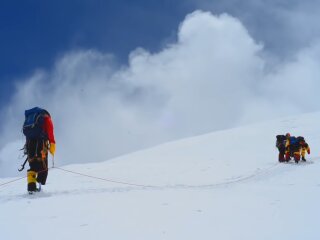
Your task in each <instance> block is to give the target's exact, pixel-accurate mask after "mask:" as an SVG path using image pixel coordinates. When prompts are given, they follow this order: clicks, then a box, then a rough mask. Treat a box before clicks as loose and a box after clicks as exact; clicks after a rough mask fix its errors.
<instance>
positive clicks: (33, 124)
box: [22, 107, 49, 140]
mask: <svg viewBox="0 0 320 240" xmlns="http://www.w3.org/2000/svg"><path fill="white" fill-rule="evenodd" d="M44 114H49V113H48V112H47V111H46V110H44V109H42V108H39V107H34V108H31V109H29V110H26V111H25V112H24V115H25V120H24V123H23V128H22V131H23V134H24V135H25V136H26V138H27V140H29V139H46V138H47V134H46V133H45V132H44V130H43V127H42V126H43V122H44Z"/></svg>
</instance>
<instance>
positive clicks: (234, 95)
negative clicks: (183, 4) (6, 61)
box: [0, 11, 319, 175]
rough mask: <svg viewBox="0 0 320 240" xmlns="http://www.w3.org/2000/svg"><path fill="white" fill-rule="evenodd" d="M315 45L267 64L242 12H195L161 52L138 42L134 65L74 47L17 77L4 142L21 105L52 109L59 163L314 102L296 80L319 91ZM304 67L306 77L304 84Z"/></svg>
mask: <svg viewBox="0 0 320 240" xmlns="http://www.w3.org/2000/svg"><path fill="white" fill-rule="evenodd" d="M313 49H314V48H309V49H307V50H305V51H303V52H301V53H299V54H298V55H297V58H296V60H295V61H292V62H289V63H282V66H279V67H278V68H277V69H271V70H266V68H265V65H266V63H268V62H266V61H267V60H266V59H265V58H264V57H262V56H263V54H262V51H263V46H262V45H261V44H258V43H256V42H255V41H254V39H253V38H252V37H251V36H250V35H249V34H248V31H247V29H246V28H245V27H244V26H243V24H241V22H240V21H239V20H238V19H236V18H234V17H231V16H229V15H227V14H222V15H219V16H214V15H212V14H211V13H209V12H202V11H196V12H194V13H192V14H189V15H188V16H187V17H186V19H185V20H184V21H183V22H182V23H181V25H180V28H179V31H178V41H177V42H176V43H174V44H171V45H168V46H167V47H166V48H164V49H163V50H162V51H160V52H158V53H155V54H151V53H150V52H148V51H147V50H145V49H142V48H139V49H136V50H135V51H133V52H132V53H131V54H130V56H129V64H128V66H122V67H119V66H115V64H114V61H113V59H112V56H110V55H108V54H103V53H100V52H97V51H93V50H84V51H78V52H70V53H67V54H66V55H65V56H64V57H63V58H62V59H59V60H58V61H57V63H56V65H55V66H54V67H53V69H51V70H50V71H37V72H36V73H35V74H34V75H33V76H31V77H30V78H29V79H26V80H25V81H24V82H23V83H19V85H18V86H17V92H16V94H15V96H14V97H13V99H12V102H11V104H10V105H9V107H8V109H7V112H6V117H7V118H6V120H5V122H4V124H3V126H4V128H3V129H2V136H4V137H3V138H2V140H1V142H0V144H1V146H4V143H5V142H8V141H13V140H16V139H17V138H19V139H20V140H21V139H23V136H22V134H20V135H19V129H20V128H21V124H22V121H23V111H24V110H25V109H28V108H31V107H34V106H40V107H44V108H46V109H47V110H48V111H49V112H50V113H51V114H52V117H53V121H54V124H55V130H56V140H57V157H56V162H57V164H59V165H60V164H67V163H71V162H92V161H102V160H107V159H108V158H110V157H113V156H117V155H120V154H124V153H127V152H130V151H134V150H138V149H141V148H144V147H148V146H152V145H154V144H158V143H161V142H164V141H168V140H172V139H176V138H180V137H186V136H191V135H195V134H200V133H205V132H209V131H212V130H216V129H222V128H228V127H233V126H236V125H237V124H239V123H248V122H251V121H255V120H260V119H265V118H271V117H273V116H278V115H281V114H286V113H297V112H302V111H307V110H310V109H314V108H316V104H314V103H312V101H311V100H306V101H305V98H303V99H302V100H299V99H296V100H294V101H292V94H298V95H299V94H300V95H299V96H300V97H302V96H303V92H302V91H301V92H299V93H297V92H296V90H295V88H296V87H298V86H301V88H303V87H306V90H309V91H311V93H312V94H313V95H312V96H309V98H310V99H315V98H316V97H317V94H316V90H315V87H317V85H318V83H317V79H316V76H318V75H319V74H318V71H319V70H318V69H317V68H316V66H317V62H318V59H319V58H318V52H319V51H318V52H314V51H313ZM316 49H318V48H316ZM268 64H269V63H268ZM306 75H307V79H304V81H305V82H306V83H307V84H306V85H304V84H303V83H302V82H301V85H300V82H299V80H300V78H302V77H303V76H306ZM304 103H308V104H309V106H308V107H306V106H305V104H304ZM2 151H6V148H3V149H2ZM0 158H1V154H0ZM0 162H4V160H3V159H0ZM1 174H2V175H3V174H5V173H4V172H3V171H2V170H1V169H0V175H1Z"/></svg>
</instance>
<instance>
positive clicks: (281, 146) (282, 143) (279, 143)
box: [276, 135, 287, 162]
mask: <svg viewBox="0 0 320 240" xmlns="http://www.w3.org/2000/svg"><path fill="white" fill-rule="evenodd" d="M276 138H277V140H276V147H277V148H278V150H279V156H278V161H279V162H284V161H285V157H284V156H285V152H286V140H287V138H286V136H285V135H277V136H276Z"/></svg>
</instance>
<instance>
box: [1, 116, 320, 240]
mask: <svg viewBox="0 0 320 240" xmlns="http://www.w3.org/2000/svg"><path fill="white" fill-rule="evenodd" d="M319 122H320V113H311V114H306V115H302V116H297V117H289V118H286V119H280V120H274V121H269V122H264V123H259V124H255V125H250V126H245V127H241V128H235V129H229V130H225V131H218V132H213V133H210V134H206V135H202V136H197V137H192V138H188V139H183V140H180V141H175V142H169V143H166V144H162V145H160V146H157V147H154V148H151V149H147V150H143V151H139V152H135V153H132V154H128V155H125V156H122V157H118V158H115V159H113V160H109V161H106V162H103V163H94V164H81V165H80V164H78V165H68V166H59V159H55V165H56V166H57V167H61V168H54V169H51V170H50V172H49V177H48V181H47V185H46V186H44V187H43V191H42V192H40V193H37V194H35V195H28V194H27V193H26V179H25V178H23V179H20V180H17V179H18V178H5V179H0V213H1V214H0V224H1V239H6V240H11V239H14V240H16V239H40V238H45V239H46V240H51V239H55V240H58V239H59V240H61V239H95V240H98V239H112V240H116V239H125V240H126V239H130V240H142V239H148V240H151V239H152V240H158V239H159V240H160V239H168V240H169V239H170V240H171V239H172V240H173V239H174V240H178V239H183V240H189V239H190V240H191V239H192V240H193V239H201V240H203V239H208V240H209V239H210V240H212V239H219V240H224V239H246V240H250V239H252V240H258V239H259V240H260V239H266V240H267V239H268V240H270V239H281V240H286V239H288V240H289V239H290V240H294V239H308V240H312V239H317V240H318V239H320V230H319V228H318V224H319V220H320V210H319V204H320V157H319V154H318V153H317V151H316V146H319V144H320V130H319V128H318V123H319ZM286 132H290V133H291V134H292V135H296V136H298V135H302V136H304V137H305V138H306V140H307V142H308V143H309V145H310V147H311V155H308V156H307V160H308V162H307V163H299V164H295V163H288V164H280V163H278V162H277V154H278V152H277V149H276V148H275V136H276V135H277V134H285V133H286ZM80 147H81V146H80ZM106 147H107V146H106ZM88 151H90V150H88ZM67 171H73V172H76V173H80V174H85V175H88V176H92V177H88V176H84V175H80V174H75V173H72V172H67ZM25 174H26V173H25V171H24V172H23V173H21V177H24V175H25ZM93 177H96V178H93ZM98 178H100V179H98ZM11 180H17V181H15V182H12V183H9V184H6V185H2V186H1V184H4V183H7V182H9V181H11ZM108 180H110V181H108ZM112 181H116V182H122V183H116V182H112ZM123 183H129V184H128V185H127V184H123ZM134 184H136V185H134Z"/></svg>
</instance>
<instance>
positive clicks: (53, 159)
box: [52, 155, 54, 168]
mask: <svg viewBox="0 0 320 240" xmlns="http://www.w3.org/2000/svg"><path fill="white" fill-rule="evenodd" d="M52 168H54V155H52Z"/></svg>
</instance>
